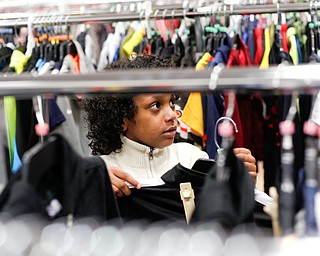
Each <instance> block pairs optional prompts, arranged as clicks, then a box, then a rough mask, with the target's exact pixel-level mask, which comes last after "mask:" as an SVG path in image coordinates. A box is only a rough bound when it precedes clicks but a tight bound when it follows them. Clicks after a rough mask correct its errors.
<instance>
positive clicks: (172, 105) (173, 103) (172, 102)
mask: <svg viewBox="0 0 320 256" xmlns="http://www.w3.org/2000/svg"><path fill="white" fill-rule="evenodd" d="M175 104H176V99H173V98H172V99H171V100H170V106H171V107H174V106H175Z"/></svg>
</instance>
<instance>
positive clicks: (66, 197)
mask: <svg viewBox="0 0 320 256" xmlns="http://www.w3.org/2000/svg"><path fill="white" fill-rule="evenodd" d="M52 139H55V140H52ZM51 143H57V144H55V145H54V148H53V149H54V150H53V151H51V150H49V147H50V146H52V145H53V144H51ZM29 152H30V153H29ZM29 152H28V153H27V154H28V155H29V157H30V158H25V160H24V163H23V167H22V170H21V171H20V172H19V173H17V174H16V176H13V177H12V179H11V180H10V181H9V183H8V185H7V186H6V187H5V189H4V191H3V192H2V193H1V195H0V211H1V212H3V213H4V212H5V213H9V214H11V216H13V217H15V216H19V215H23V214H39V215H40V216H41V217H43V218H44V219H45V220H53V219H56V218H59V217H66V216H67V215H68V214H73V216H74V217H75V218H83V217H97V218H98V219H99V220H101V221H104V220H109V219H115V218H118V217H119V211H118V206H117V204H116V201H115V197H114V194H113V190H112V187H111V182H110V179H109V176H108V173H107V170H106V166H105V164H104V162H103V161H102V159H101V158H99V157H87V158H82V157H81V156H79V155H78V154H77V153H75V151H73V149H72V148H71V147H70V145H69V144H68V142H67V141H66V140H65V139H64V137H62V136H59V135H54V136H51V137H50V138H48V140H47V141H46V142H44V144H41V143H40V144H37V145H36V146H35V147H34V148H33V149H32V150H31V151H29ZM51 161H52V164H51V165H50V166H47V165H48V162H51ZM45 166H47V167H48V169H44V168H45ZM37 172H38V173H37ZM34 175H35V176H34ZM31 177H34V178H35V177H41V178H40V180H37V181H36V180H32V179H33V178H31ZM53 200H57V201H58V202H59V204H58V205H60V207H61V208H59V207H58V208H57V211H54V212H52V211H50V210H49V209H50V202H52V201H53Z"/></svg>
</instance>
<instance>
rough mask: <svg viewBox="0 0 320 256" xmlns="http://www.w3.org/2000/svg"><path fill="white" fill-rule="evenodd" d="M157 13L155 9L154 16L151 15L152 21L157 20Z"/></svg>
mask: <svg viewBox="0 0 320 256" xmlns="http://www.w3.org/2000/svg"><path fill="white" fill-rule="evenodd" d="M158 13H159V10H158V9H156V10H155V11H154V14H153V19H154V20H157V16H158Z"/></svg>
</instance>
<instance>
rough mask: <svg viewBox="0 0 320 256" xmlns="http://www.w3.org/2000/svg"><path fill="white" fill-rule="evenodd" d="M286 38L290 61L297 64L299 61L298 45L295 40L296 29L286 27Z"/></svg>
mask: <svg viewBox="0 0 320 256" xmlns="http://www.w3.org/2000/svg"><path fill="white" fill-rule="evenodd" d="M287 38H288V42H289V47H290V50H289V55H290V56H291V58H292V62H293V64H294V65H298V63H299V54H298V48H297V47H298V46H297V41H296V29H295V28H294V27H290V28H288V29H287Z"/></svg>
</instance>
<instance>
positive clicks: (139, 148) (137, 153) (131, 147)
mask: <svg viewBox="0 0 320 256" xmlns="http://www.w3.org/2000/svg"><path fill="white" fill-rule="evenodd" d="M121 141H122V143H123V144H122V149H121V153H120V154H121V155H122V156H123V157H125V158H126V161H127V163H130V165H132V166H134V167H138V168H144V167H145V165H146V162H147V161H149V160H150V159H151V158H152V160H154V161H155V162H156V163H157V162H159V164H160V163H161V162H163V161H165V159H166V152H167V151H166V149H165V148H152V147H149V146H146V145H143V144H140V143H138V142H135V141H133V140H130V139H128V138H127V137H126V136H121Z"/></svg>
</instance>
